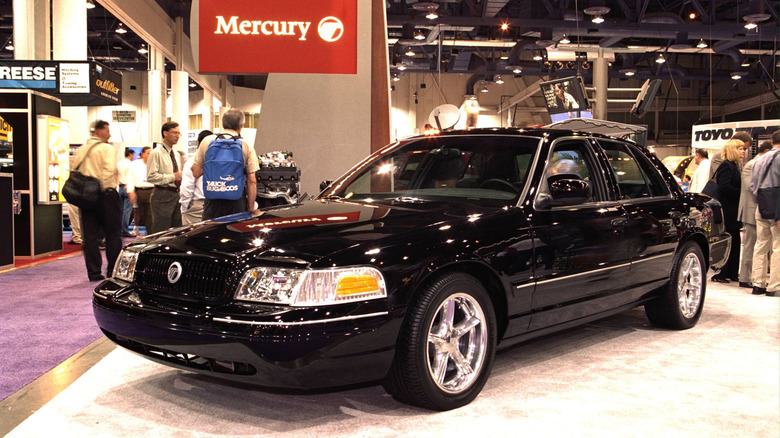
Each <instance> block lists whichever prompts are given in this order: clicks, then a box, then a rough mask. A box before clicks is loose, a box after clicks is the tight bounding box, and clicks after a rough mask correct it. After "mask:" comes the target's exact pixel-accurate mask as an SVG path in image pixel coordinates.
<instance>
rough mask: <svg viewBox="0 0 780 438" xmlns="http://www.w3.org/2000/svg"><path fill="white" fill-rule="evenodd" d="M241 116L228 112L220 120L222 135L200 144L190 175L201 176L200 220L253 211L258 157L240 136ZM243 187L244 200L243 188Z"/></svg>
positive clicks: (209, 137) (204, 140) (230, 110)
mask: <svg viewBox="0 0 780 438" xmlns="http://www.w3.org/2000/svg"><path fill="white" fill-rule="evenodd" d="M243 127H244V113H243V112H242V111H241V110H239V109H237V108H231V109H229V110H227V111H226V112H225V114H224V115H223V116H222V132H221V133H219V134H215V135H209V136H208V137H206V138H204V139H203V141H201V142H200V145H199V146H198V151H197V152H196V153H195V160H194V162H193V164H192V175H193V176H194V177H195V178H199V177H200V176H201V175H202V176H203V195H204V197H205V198H206V199H205V201H204V203H203V220H207V219H214V218H217V217H222V216H227V215H229V214H234V213H240V212H242V211H252V210H253V209H254V204H255V197H256V195H257V179H256V178H255V172H257V170H258V169H259V168H260V167H259V165H258V163H257V154H256V153H255V151H254V150H253V148H251V147H250V146H249V145H248V144H247V143H246V142H245V141H244V140H243V139H242V138H241V136H240V134H241V129H242V128H243ZM245 184H246V198H244V185H245Z"/></svg>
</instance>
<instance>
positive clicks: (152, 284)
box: [136, 254, 233, 302]
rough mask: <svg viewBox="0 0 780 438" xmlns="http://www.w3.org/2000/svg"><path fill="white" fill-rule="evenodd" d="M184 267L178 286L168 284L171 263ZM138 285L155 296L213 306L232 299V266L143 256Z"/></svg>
mask: <svg viewBox="0 0 780 438" xmlns="http://www.w3.org/2000/svg"><path fill="white" fill-rule="evenodd" d="M173 262H179V263H180V264H181V267H182V269H181V271H182V275H181V278H179V280H178V281H177V282H176V283H173V284H172V283H171V282H170V281H168V268H169V267H170V266H171V263H173ZM136 283H137V284H138V286H140V287H141V288H142V289H144V290H145V291H147V292H150V293H152V294H153V295H158V296H162V297H168V298H174V299H178V300H187V301H196V302H214V301H219V300H222V299H224V298H227V297H229V296H230V294H231V293H232V291H233V287H232V285H233V281H231V277H230V265H229V264H228V263H225V262H224V261H219V260H214V259H196V258H187V257H170V256H158V255H144V254H141V256H140V257H139V258H138V266H137V267H136Z"/></svg>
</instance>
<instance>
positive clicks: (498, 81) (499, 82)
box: [496, 75, 504, 84]
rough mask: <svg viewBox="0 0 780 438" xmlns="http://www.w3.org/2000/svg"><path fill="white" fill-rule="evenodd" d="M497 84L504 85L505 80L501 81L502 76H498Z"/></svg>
mask: <svg viewBox="0 0 780 438" xmlns="http://www.w3.org/2000/svg"><path fill="white" fill-rule="evenodd" d="M496 83H497V84H503V83H504V80H503V79H501V76H500V75H499V76H496Z"/></svg>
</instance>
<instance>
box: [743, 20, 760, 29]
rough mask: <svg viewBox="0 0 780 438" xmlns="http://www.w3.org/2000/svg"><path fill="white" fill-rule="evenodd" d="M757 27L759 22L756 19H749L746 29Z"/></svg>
mask: <svg viewBox="0 0 780 438" xmlns="http://www.w3.org/2000/svg"><path fill="white" fill-rule="evenodd" d="M757 27H758V24H756V22H755V21H748V22H747V23H745V29H747V30H753V29H755V28H757Z"/></svg>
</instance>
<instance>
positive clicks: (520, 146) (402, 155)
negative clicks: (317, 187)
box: [323, 135, 539, 205]
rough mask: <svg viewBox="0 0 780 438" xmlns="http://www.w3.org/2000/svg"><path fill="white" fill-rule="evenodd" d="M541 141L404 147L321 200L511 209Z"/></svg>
mask: <svg viewBox="0 0 780 438" xmlns="http://www.w3.org/2000/svg"><path fill="white" fill-rule="evenodd" d="M538 145H539V139H538V138H531V137H520V136H501V135H496V136H487V135H479V136H475V135H471V136H469V135H464V136H435V137H426V138H418V139H413V140H409V141H405V142H400V143H399V144H398V145H396V146H395V147H393V148H391V149H390V150H388V151H386V152H384V153H383V154H381V155H380V156H378V157H377V156H374V157H373V159H370V160H368V161H366V162H364V163H361V164H360V165H358V166H357V167H355V168H354V169H353V170H351V171H350V172H348V173H347V174H346V175H345V176H344V177H342V178H341V179H340V180H337V181H335V182H334V183H333V184H332V185H331V187H330V188H329V189H328V190H326V191H325V192H324V193H323V197H339V198H344V199H350V200H360V201H371V202H382V201H383V200H388V199H390V200H393V201H402V202H415V201H448V200H449V201H452V200H457V201H467V202H473V203H481V204H485V205H509V204H513V203H516V202H517V198H518V197H519V195H520V193H521V192H522V191H523V188H524V187H525V184H526V180H527V179H528V175H529V173H530V168H531V165H532V163H533V161H534V160H533V158H534V154H535V153H536V151H537V148H538Z"/></svg>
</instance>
